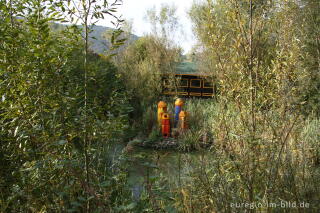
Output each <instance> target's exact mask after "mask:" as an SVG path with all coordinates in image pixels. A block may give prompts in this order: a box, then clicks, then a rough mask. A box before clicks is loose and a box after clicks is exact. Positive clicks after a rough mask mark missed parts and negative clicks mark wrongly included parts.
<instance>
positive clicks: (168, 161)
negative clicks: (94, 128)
mask: <svg viewBox="0 0 320 213" xmlns="http://www.w3.org/2000/svg"><path fill="white" fill-rule="evenodd" d="M124 148H125V146H124V145H119V144H117V145H116V146H114V147H112V149H111V153H112V155H111V156H112V158H113V159H114V160H115V159H117V158H122V164H125V165H126V167H127V171H128V176H129V178H128V183H129V187H130V188H131V190H132V196H133V199H134V200H136V201H137V200H139V198H140V195H141V193H142V192H143V190H144V189H145V187H146V186H147V185H148V184H150V183H151V184H155V185H157V187H160V188H164V189H166V190H169V189H171V190H172V189H177V188H179V186H181V185H182V184H186V183H187V182H189V181H192V179H191V177H190V174H191V173H193V172H195V171H196V170H199V169H201V168H199V165H201V164H200V162H202V161H205V159H207V157H209V156H210V152H209V151H194V152H188V153H185V152H178V151H173V150H172V151H171V150H153V149H145V148H141V147H135V148H134V149H133V150H131V151H130V152H127V153H125V152H124Z"/></svg>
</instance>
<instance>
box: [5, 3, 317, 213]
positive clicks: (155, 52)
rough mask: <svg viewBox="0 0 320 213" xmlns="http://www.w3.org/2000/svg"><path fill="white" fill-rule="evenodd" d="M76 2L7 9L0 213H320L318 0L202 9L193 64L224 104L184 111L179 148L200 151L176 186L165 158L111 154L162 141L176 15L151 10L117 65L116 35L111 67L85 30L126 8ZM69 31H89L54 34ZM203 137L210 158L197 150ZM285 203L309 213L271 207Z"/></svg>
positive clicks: (191, 104) (184, 158) (175, 52)
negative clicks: (137, 168) (135, 179)
mask: <svg viewBox="0 0 320 213" xmlns="http://www.w3.org/2000/svg"><path fill="white" fill-rule="evenodd" d="M75 2H76V3H79V5H77V6H75V5H74V6H73V1H52V0H30V1H23V0H21V1H20V0H16V1H8V0H0V20H1V21H0V38H1V40H0V85H1V86H0V96H1V100H0V128H1V132H0V141H1V144H0V165H1V169H0V174H1V176H0V212H255V211H256V212H259V211H260V212H274V211H275V212H287V211H288V212H291V211H292V212H318V211H319V209H320V206H319V194H320V184H319V178H320V167H319V166H320V148H319V147H320V146H319V145H320V144H319V143H320V121H319V115H320V95H319V89H320V75H319V72H320V37H319V35H320V17H319V14H320V3H319V1H317V0H299V1H295V0H288V1H271V0H270V1H269V0H268V1H265V0H255V1H249V0H242V1H238V0H230V1H222V0H217V1H211V0H207V1H203V2H201V3H196V2H195V3H194V5H193V7H192V9H191V10H190V11H189V13H190V17H191V19H192V22H193V24H194V32H195V34H196V35H197V37H198V41H199V43H198V45H197V48H194V51H195V54H194V55H195V57H196V60H198V61H200V62H201V65H202V66H200V67H201V69H204V70H205V72H207V73H210V75H211V76H212V77H213V79H215V83H216V84H217V85H218V90H219V93H218V94H217V96H216V97H215V98H214V99H208V100H195V99H189V100H187V101H186V102H187V103H186V106H185V109H186V110H187V111H188V112H189V113H190V117H189V126H190V129H189V130H188V131H187V132H185V133H184V134H183V135H180V136H179V140H180V144H179V148H180V150H181V151H187V150H190V149H191V148H195V149H198V152H197V153H196V154H195V155H191V154H181V153H179V154H178V158H177V159H176V161H173V162H172V164H176V165H178V170H177V171H178V176H177V177H176V180H173V181H172V180H171V179H170V177H169V176H168V175H166V174H165V172H164V170H163V168H161V165H160V164H159V161H160V160H159V159H160V158H162V157H161V156H162V154H161V153H160V152H159V153H160V154H159V153H157V152H155V154H152V156H148V155H145V154H141V153H135V152H134V150H133V152H132V150H131V149H128V147H127V148H126V149H124V150H123V152H121V153H118V154H117V155H115V153H112V152H113V150H112V149H111V147H112V146H118V145H120V146H121V147H122V145H123V146H124V145H125V144H126V143H127V142H128V141H130V140H132V139H133V138H136V139H137V138H138V139H141V140H150V141H154V140H157V139H159V137H160V136H159V129H158V127H157V125H156V123H157V121H156V103H157V101H158V100H159V99H161V98H164V97H162V96H161V74H162V73H173V72H174V71H175V65H176V64H177V63H179V62H180V61H181V60H182V58H183V57H182V54H181V49H180V48H179V47H178V46H177V45H175V43H174V39H173V38H174V33H175V30H176V29H178V27H179V25H178V20H177V18H176V16H175V8H172V7H169V6H163V7H162V8H161V11H160V13H157V11H154V10H150V11H148V20H149V21H150V23H152V25H153V27H154V29H153V33H152V34H150V35H148V36H145V37H143V38H140V39H138V40H137V41H135V42H134V43H133V44H131V45H129V46H128V47H126V48H125V50H122V51H117V52H118V54H114V53H115V52H116V51H115V50H116V49H117V48H119V47H121V45H122V44H123V43H124V40H123V39H122V37H121V35H120V34H121V33H122V30H120V29H119V27H120V25H117V24H115V28H116V30H115V31H114V32H113V33H112V34H111V35H110V36H109V37H110V43H111V44H112V45H113V46H112V48H111V50H110V55H107V54H105V55H98V54H96V53H93V52H91V51H90V50H89V49H90V48H89V47H90V33H91V29H92V28H91V27H92V26H93V24H94V22H95V20H97V19H102V18H104V16H113V15H114V12H115V11H116V9H117V7H118V6H119V4H118V2H117V1H115V2H114V3H108V2H107V1H97V2H96V1H94V0H81V1H75ZM75 19H78V20H79V21H80V23H78V24H80V25H81V26H76V25H68V26H66V27H62V28H59V29H57V27H55V25H54V24H53V22H66V21H69V22H73V21H74V20H75ZM117 21H119V22H120V23H121V22H122V20H119V19H118V20H117ZM127 33H129V34H128V35H130V32H127ZM171 80H172V82H171V83H172V85H176V82H175V79H171ZM164 99H166V100H167V101H168V102H169V103H171V102H173V100H174V98H168V97H167V98H164ZM169 110H171V111H172V104H171V105H169ZM204 137H206V138H208V137H209V138H213V139H214V145H213V146H212V147H211V148H210V150H203V149H201V148H200V147H199V146H198V143H199V140H201V139H203V138H204ZM166 155H167V154H165V155H164V156H166ZM164 158H166V157H164ZM137 162H139V163H142V165H143V169H142V170H143V172H142V175H143V177H144V181H143V184H142V185H143V189H142V192H140V193H138V195H137V194H136V191H135V189H132V183H130V179H129V171H130V169H132V168H131V167H132V165H133V164H136V163H137ZM183 166H185V167H183ZM182 167H183V168H184V169H181V168H182ZM190 167H192V168H191V169H190ZM134 186H135V185H134ZM282 201H290V202H295V203H297V204H299V203H302V202H304V203H308V204H309V207H308V208H291V207H287V208H282V207H281V206H276V207H274V206H268V205H266V204H268V203H269V204H270V203H276V204H279V203H280V202H282ZM236 203H237V204H243V205H242V206H241V207H234V206H233V204H236ZM244 204H248V206H244ZM258 204H264V205H263V206H256V205H258Z"/></svg>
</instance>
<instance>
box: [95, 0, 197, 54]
mask: <svg viewBox="0 0 320 213" xmlns="http://www.w3.org/2000/svg"><path fill="white" fill-rule="evenodd" d="M192 2H193V0H123V5H122V6H119V9H118V11H119V14H121V15H122V17H123V18H124V19H125V20H131V21H132V22H133V25H132V31H133V34H136V35H137V36H143V35H144V34H146V33H149V32H150V31H151V26H150V25H149V24H148V23H147V21H146V20H145V18H144V17H145V15H146V11H147V10H148V9H150V8H152V7H156V9H158V10H159V8H160V6H161V4H169V5H172V4H173V5H175V6H176V7H177V16H178V17H179V22H180V25H181V26H182V27H181V30H182V31H183V32H181V33H178V34H177V36H176V38H175V41H176V42H177V44H178V45H180V46H181V47H182V48H183V50H184V53H188V52H189V51H190V49H191V47H192V45H194V44H195V37H194V35H193V33H192V25H191V20H190V18H189V17H188V14H187V12H188V10H189V9H190V8H191V5H192ZM98 24H101V25H104V26H112V25H111V24H110V21H109V20H104V21H103V22H99V23H98Z"/></svg>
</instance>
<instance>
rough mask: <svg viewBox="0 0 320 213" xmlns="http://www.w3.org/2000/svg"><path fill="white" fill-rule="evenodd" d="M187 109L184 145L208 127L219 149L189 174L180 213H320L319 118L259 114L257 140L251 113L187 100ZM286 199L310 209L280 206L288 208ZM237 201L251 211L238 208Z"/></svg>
mask: <svg viewBox="0 0 320 213" xmlns="http://www.w3.org/2000/svg"><path fill="white" fill-rule="evenodd" d="M185 110H187V111H189V113H190V117H189V123H190V128H191V131H189V132H187V133H186V136H185V142H186V143H190V140H196V138H197V137H198V135H199V132H200V131H203V130H204V129H205V130H206V131H208V132H210V133H211V134H213V136H214V140H215V145H214V147H213V151H212V152H211V154H209V155H206V156H204V157H203V158H202V159H201V160H198V161H196V163H197V164H198V166H197V168H198V169H196V170H193V172H192V173H191V174H190V176H191V177H192V179H193V181H192V182H191V183H189V184H186V185H184V186H182V187H181V189H180V192H181V194H180V196H179V198H177V199H178V202H179V205H178V206H180V208H181V211H183V212H249V211H257V212H273V211H289V210H290V212H316V211H317V210H319V204H318V203H319V202H318V200H317V199H318V195H319V194H320V184H319V182H318V181H317V180H319V178H320V172H319V171H320V167H319V145H320V125H319V119H316V118H309V119H308V120H303V119H302V118H301V117H300V116H299V115H295V114H294V113H288V112H285V113H284V112H283V111H282V112H281V111H277V110H274V109H273V110H270V111H263V112H262V111H261V112H259V113H257V115H256V116H257V121H258V122H257V131H256V135H255V138H254V140H253V139H252V138H250V137H251V134H250V131H249V129H248V128H247V125H248V124H247V123H246V121H247V120H249V119H246V116H249V114H248V113H246V111H242V110H241V109H239V108H238V107H237V106H236V104H234V105H232V104H230V105H228V106H225V105H224V104H221V103H214V102H213V101H212V100H187V101H186V105H185ZM212 156H214V157H212ZM181 197H182V199H181ZM186 199H188V202H186ZM285 201H288V202H289V201H290V202H291V205H298V204H301V203H303V202H304V203H308V204H309V208H293V207H292V208H289V207H288V206H287V207H286V208H282V207H281V204H283V205H285V204H286V205H289V203H285ZM239 203H240V204H241V203H242V204H247V207H245V206H242V207H240V208H236V207H235V204H239ZM268 203H269V204H270V203H271V204H277V205H278V206H276V207H274V206H270V205H269V206H268ZM292 203H295V204H292ZM260 204H261V205H260ZM257 205H259V206H257Z"/></svg>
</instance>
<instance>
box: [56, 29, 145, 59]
mask: <svg viewBox="0 0 320 213" xmlns="http://www.w3.org/2000/svg"><path fill="white" fill-rule="evenodd" d="M65 26H66V25H62V24H57V23H54V24H53V25H52V28H53V29H54V30H58V29H61V28H63V27H65ZM79 27H80V28H81V27H82V26H79ZM112 30H113V29H112V28H110V27H104V26H99V25H95V26H93V27H92V32H91V33H90V34H89V35H90V39H89V41H90V45H89V48H90V49H91V50H92V51H93V52H95V53H98V54H103V53H106V52H107V51H108V50H109V49H110V47H111V43H110V42H109V41H107V40H106V38H105V37H104V35H105V33H106V32H108V31H112ZM137 39H139V37H138V36H136V35H134V34H131V35H130V36H128V37H127V40H126V42H125V44H124V45H123V46H122V47H120V48H119V50H118V52H120V51H121V50H123V49H124V48H125V47H126V46H128V45H129V44H131V43H132V42H134V41H136V40H137Z"/></svg>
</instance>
